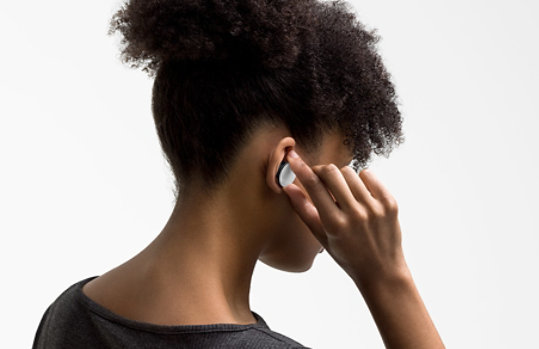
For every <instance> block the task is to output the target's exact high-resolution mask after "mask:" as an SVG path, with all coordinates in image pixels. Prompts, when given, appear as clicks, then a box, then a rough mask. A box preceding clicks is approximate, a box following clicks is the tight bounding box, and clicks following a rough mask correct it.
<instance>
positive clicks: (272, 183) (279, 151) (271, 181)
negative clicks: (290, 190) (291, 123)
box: [266, 137, 296, 194]
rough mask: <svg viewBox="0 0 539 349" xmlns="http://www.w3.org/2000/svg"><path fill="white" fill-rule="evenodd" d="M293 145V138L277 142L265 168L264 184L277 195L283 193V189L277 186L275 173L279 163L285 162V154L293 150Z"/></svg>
mask: <svg viewBox="0 0 539 349" xmlns="http://www.w3.org/2000/svg"><path fill="white" fill-rule="evenodd" d="M295 145H296V141H294V138H292V137H284V138H282V139H281V140H280V141H279V143H277V145H276V146H275V148H273V150H272V152H271V154H270V156H269V159H268V166H267V167H266V169H267V170H266V183H267V185H268V186H269V187H270V189H271V190H273V191H274V192H276V193H277V194H281V193H282V192H283V189H282V188H281V186H280V185H279V183H278V179H277V178H276V175H277V172H278V171H279V166H280V165H281V162H283V161H286V154H287V153H288V151H289V150H290V149H292V148H294V147H295Z"/></svg>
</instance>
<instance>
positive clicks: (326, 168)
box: [322, 163, 339, 174]
mask: <svg viewBox="0 0 539 349" xmlns="http://www.w3.org/2000/svg"><path fill="white" fill-rule="evenodd" d="M322 171H323V172H324V173H325V174H330V173H332V172H335V171H339V168H338V167H337V166H336V165H335V164H334V163H330V164H327V165H324V167H323V169H322Z"/></svg>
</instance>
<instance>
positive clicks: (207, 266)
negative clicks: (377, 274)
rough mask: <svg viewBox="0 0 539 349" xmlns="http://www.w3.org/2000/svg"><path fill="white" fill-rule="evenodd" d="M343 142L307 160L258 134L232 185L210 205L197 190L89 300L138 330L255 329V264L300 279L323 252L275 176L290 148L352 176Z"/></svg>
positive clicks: (275, 137) (276, 134)
mask: <svg viewBox="0 0 539 349" xmlns="http://www.w3.org/2000/svg"><path fill="white" fill-rule="evenodd" d="M343 140H344V138H343V137H342V135H340V134H337V133H328V134H326V136H325V137H324V139H323V143H322V146H321V148H320V152H319V153H318V154H311V155H313V156H310V157H309V156H308V155H309V154H307V152H304V151H303V150H302V148H301V147H300V146H298V145H297V144H295V141H294V139H293V138H292V137H290V133H289V132H288V130H287V129H286V128H284V127H277V126H270V125H266V124H265V125H264V126H261V127H260V128H259V129H258V131H257V132H256V134H255V135H254V136H253V137H252V138H251V141H250V142H249V144H248V145H247V146H245V147H244V148H243V150H242V151H241V152H240V154H239V155H238V157H237V158H236V160H235V162H234V163H233V164H232V171H231V174H230V177H229V180H228V182H227V184H226V185H224V186H223V187H222V188H221V189H219V190H218V191H217V192H216V193H213V194H212V195H211V197H206V196H204V195H203V194H201V191H200V190H197V186H198V185H199V184H197V183H192V184H191V185H190V186H189V188H190V190H189V193H186V194H185V195H184V196H183V197H182V198H181V201H179V202H178V203H177V204H176V206H175V207H174V210H173V212H172V214H171V216H170V218H169V220H168V222H167V223H166V225H165V227H164V228H163V230H162V231H161V233H160V234H159V235H158V236H157V237H156V239H155V240H154V241H153V242H152V243H150V244H149V245H148V246H147V247H146V248H145V249H144V250H142V251H141V252H140V253H139V254H137V255H136V256H135V257H133V258H132V259H130V260H129V261H127V262H125V263H123V264H122V265H120V266H118V267H116V268H114V269H112V270H110V271H109V272H107V273H105V274H103V275H101V276H100V277H98V278H96V279H94V280H92V281H91V282H89V283H87V284H86V285H85V286H84V288H83V292H84V293H85V294H86V295H87V296H89V297H90V298H91V299H93V300H94V301H96V302H97V303H99V304H101V305H102V306H104V307H105V308H108V309H109V310H111V311H113V312H114V313H116V314H119V315H121V316H124V317H126V318H128V319H132V320H137V321H143V322H149V323H154V324H161V325H188V324H191V325H196V324H211V323H234V324H249V323H255V322H256V320H255V318H254V317H253V315H252V313H251V311H250V306H249V291H250V283H251V277H252V273H253V270H254V266H255V264H256V262H257V260H258V259H259V260H260V261H262V262H263V263H265V264H267V265H269V266H272V267H274V268H277V269H280V270H284V271H289V272H303V271H306V270H309V269H310V268H311V266H312V264H313V262H314V258H315V257H316V256H317V254H318V252H319V251H320V249H321V247H322V245H321V244H320V242H319V241H318V240H317V239H316V237H315V236H314V235H313V234H312V233H311V231H310V230H309V228H308V227H307V225H305V223H304V222H303V221H302V220H301V219H300V217H299V216H298V214H297V213H296V212H295V211H294V210H293V209H292V207H291V205H290V202H289V199H288V197H287V195H286V194H285V193H284V192H283V190H282V189H281V188H280V187H279V186H278V184H277V182H276V181H275V174H276V173H277V169H278V166H279V164H280V163H281V161H282V160H283V159H284V158H285V156H286V152H287V150H288V149H290V148H292V147H295V149H296V150H297V151H298V152H299V153H300V154H301V155H304V156H305V159H306V161H308V163H309V164H311V165H315V164H326V163H335V164H337V165H339V166H345V165H346V164H348V163H349V161H350V160H351V159H352V154H351V152H350V151H349V149H348V148H347V146H345V145H344V144H343V143H342V142H343ZM298 185H300V186H301V184H299V183H298Z"/></svg>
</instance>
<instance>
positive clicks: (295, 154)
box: [288, 150, 299, 159]
mask: <svg viewBox="0 0 539 349" xmlns="http://www.w3.org/2000/svg"><path fill="white" fill-rule="evenodd" d="M288 154H289V155H290V157H291V158H295V159H297V158H299V155H298V153H296V152H295V151H294V150H290V151H289V152H288Z"/></svg>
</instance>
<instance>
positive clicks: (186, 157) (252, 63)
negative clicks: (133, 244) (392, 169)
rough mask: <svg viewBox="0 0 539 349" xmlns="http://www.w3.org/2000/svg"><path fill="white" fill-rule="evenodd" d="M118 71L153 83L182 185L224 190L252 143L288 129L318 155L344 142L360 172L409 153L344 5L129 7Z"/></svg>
mask: <svg viewBox="0 0 539 349" xmlns="http://www.w3.org/2000/svg"><path fill="white" fill-rule="evenodd" d="M116 31H119V32H120V33H121V34H122V36H123V38H122V40H121V45H122V48H121V59H122V62H123V63H130V66H131V67H133V68H142V70H143V71H145V72H146V73H148V75H149V76H150V77H155V80H154V84H153V90H152V113H153V117H154V121H155V125H156V130H157V133H158V136H159V139H160V143H161V147H162V149H163V153H164V156H165V158H166V160H167V162H168V163H169V165H170V167H171V169H172V172H173V174H174V177H175V190H174V195H175V198H176V199H178V195H180V193H181V189H182V185H184V184H186V183H190V181H191V180H192V179H194V178H197V177H198V178H199V179H202V180H203V182H204V183H205V184H206V189H207V190H208V191H211V189H212V188H213V187H214V186H216V185H218V184H220V183H221V182H223V181H224V180H225V179H226V178H227V176H228V171H229V169H230V164H231V163H232V160H233V159H234V157H235V155H236V154H237V152H238V151H239V150H240V149H241V146H242V145H244V144H245V142H246V141H248V140H249V136H250V135H251V132H252V131H253V130H255V129H256V127H257V126H259V125H261V124H262V123H265V122H269V123H271V124H281V125H285V126H286V127H287V128H288V130H289V131H290V133H291V136H292V137H293V138H294V139H296V142H297V143H298V144H299V145H301V146H303V147H305V149H308V150H309V152H316V151H318V147H319V146H320V144H321V137H322V136H323V134H324V133H325V132H327V131H329V130H335V129H337V130H339V131H341V134H343V136H344V139H343V142H344V144H345V145H347V146H348V147H349V149H351V151H352V153H353V154H354V158H355V159H356V160H357V161H358V163H359V165H360V166H361V167H365V166H366V165H367V164H368V162H369V160H370V158H371V152H374V153H375V154H378V155H380V154H383V155H384V156H386V157H388V156H389V153H390V152H391V151H392V150H393V145H394V144H397V145H398V144H400V143H402V142H403V141H404V136H403V134H402V131H401V124H402V119H401V114H400V112H399V110H398V107H397V104H398V101H397V96H396V94H395V89H394V86H393V84H392V82H391V81H390V74H389V73H388V72H387V71H386V69H385V67H384V65H383V63H382V60H381V57H380V55H379V54H378V53H377V51H376V46H375V45H376V43H377V42H378V41H379V39H380V36H379V35H378V34H377V30H376V29H373V30H366V29H365V27H364V25H363V24H362V23H360V22H359V21H358V20H357V18H356V16H355V14H354V13H353V11H352V10H351V9H350V5H349V4H348V3H347V2H344V1H340V0H337V1H328V2H324V1H319V0H205V1H204V0H131V1H128V2H126V3H123V4H122V6H121V8H120V9H119V10H118V11H117V12H115V13H114V15H113V17H112V19H111V21H110V27H109V31H108V34H109V35H112V34H113V33H115V32H116Z"/></svg>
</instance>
